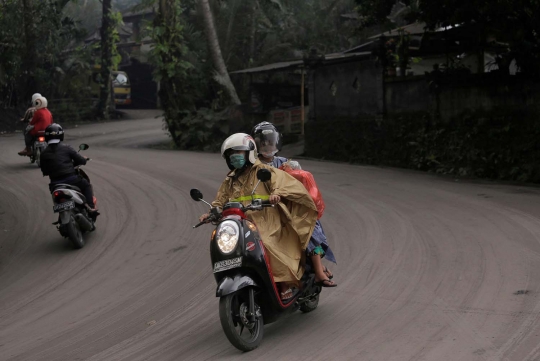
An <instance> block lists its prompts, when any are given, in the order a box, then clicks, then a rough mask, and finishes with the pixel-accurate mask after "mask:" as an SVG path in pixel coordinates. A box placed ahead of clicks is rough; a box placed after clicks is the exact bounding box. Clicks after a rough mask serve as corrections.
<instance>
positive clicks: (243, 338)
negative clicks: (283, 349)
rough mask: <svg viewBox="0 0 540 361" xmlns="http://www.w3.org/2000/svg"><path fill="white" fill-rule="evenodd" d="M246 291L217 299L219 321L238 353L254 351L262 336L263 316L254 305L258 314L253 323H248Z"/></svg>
mask: <svg viewBox="0 0 540 361" xmlns="http://www.w3.org/2000/svg"><path fill="white" fill-rule="evenodd" d="M246 291H247V290H246V289H243V290H241V291H238V292H235V293H232V294H229V295H227V296H223V297H221V298H220V299H219V319H220V321H221V327H222V328H223V332H225V336H227V338H228V339H229V342H230V343H231V344H232V345H233V346H234V347H236V348H237V349H239V350H240V351H244V352H247V351H251V350H254V349H256V348H257V347H258V346H259V344H260V343H261V341H262V338H263V335H264V322H263V316H262V314H261V312H260V309H259V306H258V305H257V304H255V310H256V311H255V312H256V313H257V314H258V316H257V319H256V320H255V322H249V321H248V319H247V313H248V312H249V311H248V310H249V293H248V292H246Z"/></svg>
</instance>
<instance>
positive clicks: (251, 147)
mask: <svg viewBox="0 0 540 361" xmlns="http://www.w3.org/2000/svg"><path fill="white" fill-rule="evenodd" d="M230 149H232V150H246V151H248V159H247V160H249V162H250V163H251V164H255V162H256V161H257V146H256V145H255V140H253V137H252V136H251V135H249V134H246V133H236V134H233V135H231V136H230V137H229V138H227V139H225V141H224V142H223V144H222V145H221V156H222V157H223V158H225V160H226V161H227V165H228V166H229V168H230V169H234V167H232V165H231V163H230V160H229V157H228V154H225V153H227V151H228V150H230Z"/></svg>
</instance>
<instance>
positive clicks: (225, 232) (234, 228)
mask: <svg viewBox="0 0 540 361" xmlns="http://www.w3.org/2000/svg"><path fill="white" fill-rule="evenodd" d="M239 234H240V230H239V229H238V225H237V224H236V222H233V221H225V222H223V223H221V224H220V225H219V228H218V230H217V232H216V242H217V245H218V247H219V250H220V251H221V252H222V253H223V254H229V253H231V252H232V251H234V249H235V248H236V244H237V243H238V235H239Z"/></svg>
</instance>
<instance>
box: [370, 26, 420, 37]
mask: <svg viewBox="0 0 540 361" xmlns="http://www.w3.org/2000/svg"><path fill="white" fill-rule="evenodd" d="M425 27H426V23H413V24H409V25H405V26H402V27H399V28H396V29H393V30H390V31H387V32H385V33H382V34H378V35H374V36H371V37H369V39H377V38H380V37H381V36H383V35H384V36H386V37H393V36H399V32H398V30H399V29H403V30H405V31H406V32H408V33H409V34H411V35H422V34H424V33H425V32H426V31H425V29H424V28H425Z"/></svg>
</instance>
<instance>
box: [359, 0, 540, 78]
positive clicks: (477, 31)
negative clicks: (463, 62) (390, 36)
mask: <svg viewBox="0 0 540 361" xmlns="http://www.w3.org/2000/svg"><path fill="white" fill-rule="evenodd" d="M355 1H356V3H357V5H358V8H357V9H358V11H359V14H360V15H361V16H362V19H363V26H370V25H373V24H375V23H388V22H389V20H388V15H389V14H390V12H391V9H392V7H393V6H394V5H395V4H396V1H395V0H355ZM402 3H404V4H406V5H409V8H408V9H407V11H405V12H404V13H406V16H405V17H406V19H407V20H408V21H415V20H418V21H423V22H425V23H426V26H427V28H429V29H434V28H436V27H440V26H456V25H458V26H461V25H469V26H470V28H471V31H470V34H471V36H474V37H476V38H477V42H478V47H479V50H482V48H486V47H488V46H497V47H498V48H499V51H498V54H497V63H498V65H499V69H502V70H505V71H508V67H509V65H510V63H511V62H512V61H513V60H515V61H516V64H517V66H518V67H519V68H520V70H521V72H523V73H526V74H529V75H534V76H539V75H540V35H539V34H540V22H538V19H537V17H538V16H537V15H538V14H539V13H540V1H538V0H517V1H514V0H501V1H495V2H494V1H489V0H422V1H419V0H402ZM489 38H491V39H494V42H492V43H490V42H488V41H486V39H489Z"/></svg>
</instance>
